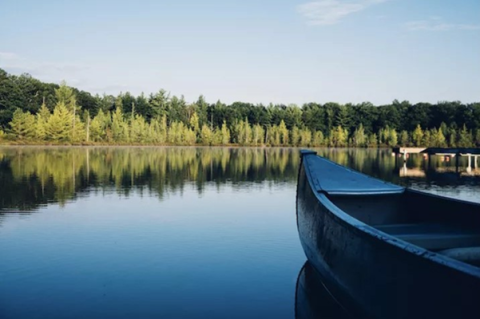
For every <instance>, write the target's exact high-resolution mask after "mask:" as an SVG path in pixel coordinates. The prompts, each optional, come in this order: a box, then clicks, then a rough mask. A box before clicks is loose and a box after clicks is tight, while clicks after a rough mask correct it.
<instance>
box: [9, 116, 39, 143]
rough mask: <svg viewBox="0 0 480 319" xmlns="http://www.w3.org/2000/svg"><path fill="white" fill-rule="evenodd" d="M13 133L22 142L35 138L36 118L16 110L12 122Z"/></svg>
mask: <svg viewBox="0 0 480 319" xmlns="http://www.w3.org/2000/svg"><path fill="white" fill-rule="evenodd" d="M10 127H11V132H12V133H13V134H14V135H15V137H16V138H18V139H20V140H24V139H31V138H33V137H35V117H34V116H33V115H32V114H30V112H23V111H22V110H20V109H16V110H15V112H13V118H12V121H11V122H10Z"/></svg>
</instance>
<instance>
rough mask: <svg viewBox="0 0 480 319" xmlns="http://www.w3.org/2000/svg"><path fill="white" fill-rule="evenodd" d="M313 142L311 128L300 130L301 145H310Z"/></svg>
mask: <svg viewBox="0 0 480 319" xmlns="http://www.w3.org/2000/svg"><path fill="white" fill-rule="evenodd" d="M311 143H312V131H310V130H309V129H303V130H301V131H300V145H302V146H310V144H311Z"/></svg>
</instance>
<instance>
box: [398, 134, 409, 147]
mask: <svg viewBox="0 0 480 319" xmlns="http://www.w3.org/2000/svg"><path fill="white" fill-rule="evenodd" d="M400 145H401V146H409V145H410V138H409V136H408V132H407V131H405V130H403V131H402V132H401V133H400Z"/></svg>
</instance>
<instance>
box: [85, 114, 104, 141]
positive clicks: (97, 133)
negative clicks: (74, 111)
mask: <svg viewBox="0 0 480 319" xmlns="http://www.w3.org/2000/svg"><path fill="white" fill-rule="evenodd" d="M107 127H108V121H107V116H106V115H105V113H103V111H102V110H100V111H99V112H98V114H97V115H96V116H95V117H94V118H93V120H92V121H91V122H90V127H89V131H90V132H89V134H90V139H91V140H92V141H94V142H102V141H106V140H107V135H106V131H107Z"/></svg>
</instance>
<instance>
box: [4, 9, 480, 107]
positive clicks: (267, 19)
mask: <svg viewBox="0 0 480 319" xmlns="http://www.w3.org/2000/svg"><path fill="white" fill-rule="evenodd" d="M1 7H2V10H1V11H0V36H1V37H2V39H3V41H2V44H1V45H0V68H2V69H4V70H5V71H7V72H8V73H10V74H14V75H20V74H23V73H28V74H30V75H32V77H34V78H37V79H39V80H41V81H43V82H49V83H57V84H58V83H60V82H61V81H62V80H65V81H66V82H67V84H68V85H69V86H72V87H76V88H78V89H79V90H83V91H86V92H90V93H91V94H92V95H95V94H96V93H98V94H102V93H105V94H109V95H110V94H111V95H118V94H119V93H120V92H123V93H126V92H130V93H131V94H132V95H134V96H138V95H139V94H140V93H141V92H144V93H145V95H147V96H148V95H149V94H150V93H155V92H157V91H158V90H159V88H163V89H165V90H166V91H167V92H170V93H171V94H172V95H176V96H185V100H186V101H189V102H190V101H191V102H193V101H195V100H196V99H197V98H198V97H199V96H200V95H203V96H204V97H205V99H206V100H207V101H217V100H220V101H222V102H223V103H227V104H231V103H234V102H244V103H252V104H264V105H268V104H270V103H273V104H285V105H289V104H296V105H302V104H304V103H310V102H316V103H321V104H324V103H327V102H336V103H340V104H347V103H353V104H358V103H362V102H371V103H372V104H374V105H386V104H391V102H392V101H394V100H399V101H409V102H410V103H412V104H416V103H420V102H426V103H438V102H439V101H462V102H463V103H465V104H468V103H474V102H478V101H480V90H478V83H480V61H479V59H478V56H477V55H478V53H480V41H478V40H480V24H479V23H478V22H477V20H478V19H477V17H476V12H479V10H480V3H477V2H476V1H473V0H466V1H462V2H461V3H458V2H455V1H442V2H439V1H434V0H426V1H423V2H422V3H418V2H417V1H413V0H356V1H340V0H320V1H308V0H307V1H280V2H278V1H275V2H273V1H272V0H268V1H263V2H262V3H257V2H254V1H244V2H242V3H240V4H226V3H223V2H221V1H214V0H211V1H207V2H206V3H202V4H201V5H200V4H198V3H195V2H194V1H191V0H185V1H181V2H176V3H173V4H165V3H163V2H160V3H159V2H156V1H142V2H141V3H137V4H135V5H134V4H130V3H126V2H121V3H117V2H115V3H114V2H113V1H103V2H101V3H97V2H94V1H91V0H88V1H84V2H82V3H63V2H60V1H52V2H49V3H46V4H44V3H36V2H34V1H31V0H23V1H15V2H14V1H6V2H4V3H3V4H2V5H1ZM92 8H93V10H92ZM27 9H28V10H27ZM476 19H477V20H476ZM18 21H21V22H22V23H21V24H19V23H18ZM12 26H14V27H12ZM325 48H327V49H325ZM292 83H293V84H292Z"/></svg>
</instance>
